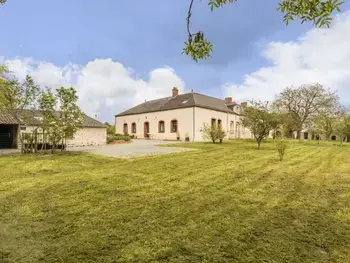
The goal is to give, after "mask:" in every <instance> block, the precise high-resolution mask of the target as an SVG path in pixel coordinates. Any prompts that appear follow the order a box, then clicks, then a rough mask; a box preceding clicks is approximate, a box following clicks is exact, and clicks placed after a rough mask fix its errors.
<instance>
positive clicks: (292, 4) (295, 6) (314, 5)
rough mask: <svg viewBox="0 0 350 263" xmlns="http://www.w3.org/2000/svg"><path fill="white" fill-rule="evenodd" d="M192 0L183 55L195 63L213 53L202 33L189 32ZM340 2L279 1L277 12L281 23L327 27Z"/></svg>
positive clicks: (215, 0) (218, 3)
mask: <svg viewBox="0 0 350 263" xmlns="http://www.w3.org/2000/svg"><path fill="white" fill-rule="evenodd" d="M233 2H237V0H208V5H209V7H210V9H211V11H213V10H214V9H216V8H219V7H223V6H225V5H226V4H229V3H233ZM193 3H194V0H191V1H190V4H189V8H188V13H187V33H188V39H187V41H186V42H185V48H184V49H183V53H185V54H186V55H189V56H191V57H192V58H193V59H194V60H195V61H196V62H198V61H199V60H201V59H206V58H208V57H209V56H210V54H211V52H212V51H213V45H212V44H211V42H210V41H209V40H207V39H206V37H205V35H204V33H203V32H201V31H198V32H195V33H192V32H191V17H192V9H193ZM342 4H343V2H341V1H340V0H327V1H325V0H281V1H280V3H279V6H278V11H280V12H282V13H283V14H284V17H283V21H284V22H285V23H286V25H288V23H289V22H290V21H292V20H294V19H296V18H299V19H300V20H301V23H304V22H309V21H311V22H313V24H314V25H315V26H316V27H323V26H327V27H329V26H330V24H331V20H332V17H331V15H332V13H333V12H334V11H337V12H340V6H341V5H342Z"/></svg>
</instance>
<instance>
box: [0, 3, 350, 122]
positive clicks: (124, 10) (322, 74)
mask: <svg viewBox="0 0 350 263" xmlns="http://www.w3.org/2000/svg"><path fill="white" fill-rule="evenodd" d="M207 2H208V1H207V0H202V1H200V0H197V1H195V4H194V8H193V21H192V28H193V31H196V30H201V31H204V32H205V34H206V35H207V37H208V38H209V40H210V41H211V42H212V43H213V46H214V52H213V54H212V56H211V57H210V58H209V59H207V60H204V61H200V62H199V63H196V62H194V61H193V60H192V59H191V58H190V57H187V56H185V55H183V54H182V48H183V47H184V41H186V37H187V35H186V14H187V8H188V4H189V1H187V0H181V1H179V0H177V1H174V0H133V1H121V0H99V1H92V0H88V1H87V0H74V1H72V0H60V1H47V0H33V1H28V0H8V1H7V3H6V4H5V5H3V6H0V25H1V41H0V63H6V64H7V65H8V67H9V68H10V70H11V71H12V72H13V73H14V74H15V75H16V76H17V77H18V78H20V79H21V78H23V77H24V76H25V75H26V74H31V75H32V76H33V78H34V79H35V80H36V82H37V83H38V84H39V85H41V86H42V87H45V86H48V87H52V88H56V87H60V86H73V87H75V88H76V89H77V90H78V94H79V106H80V107H81V108H82V110H83V111H84V112H85V113H87V114H88V115H90V116H97V118H98V119H99V120H100V121H103V122H104V121H108V122H113V116H114V115H115V114H118V113H120V112H122V111H124V110H126V109H128V108H130V107H132V106H135V105H137V104H139V103H142V102H144V101H145V100H151V99H155V98H161V97H166V96H170V95H171V89H172V88H173V87H178V88H179V90H180V93H184V92H189V91H191V90H194V91H195V92H199V93H203V94H207V95H210V96H214V97H218V98H224V97H227V96H231V97H232V98H233V100H234V101H237V102H241V101H247V100H251V99H261V100H273V99H274V98H275V96H276V95H277V94H278V93H279V92H281V91H282V90H283V89H284V88H285V87H287V86H297V85H301V84H310V83H315V82H318V83H320V84H322V85H324V86H325V87H328V88H330V89H332V90H335V91H337V92H338V94H339V95H340V98H341V102H342V103H343V104H344V105H348V106H350V33H349V32H350V3H349V2H347V1H346V2H345V4H344V5H343V6H342V12H341V13H340V14H339V15H336V16H335V17H334V20H333V23H332V26H331V28H329V29H328V28H322V29H316V28H313V25H312V24H310V23H307V24H300V22H299V21H294V22H292V23H291V24H289V25H288V26H286V25H285V24H284V23H283V15H282V14H281V13H279V12H277V11H276V9H277V7H278V2H279V1H278V0H266V1H256V0H239V1H238V2H236V3H233V4H230V5H227V6H225V7H224V8H220V9H217V10H215V11H214V12H211V11H210V10H209V8H208V5H207Z"/></svg>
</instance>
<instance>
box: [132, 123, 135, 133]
mask: <svg viewBox="0 0 350 263" xmlns="http://www.w3.org/2000/svg"><path fill="white" fill-rule="evenodd" d="M131 133H136V123H135V122H133V123H132V124H131Z"/></svg>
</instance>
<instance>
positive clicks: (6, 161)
mask: <svg viewBox="0 0 350 263" xmlns="http://www.w3.org/2000/svg"><path fill="white" fill-rule="evenodd" d="M184 145H185V146H186V147H193V148H198V149H200V150H199V151H191V152H185V153H177V154H172V155H164V156H156V157H146V158H138V159H129V160H125V159H123V160H122V159H113V158H106V157H102V156H95V155H88V154H82V153H70V154H62V155H55V156H50V155H39V156H38V155H30V156H5V157H4V156H3V157H0V167H1V168H0V169H1V170H0V215H1V217H0V262H1V263H9V262H11V263H12V262H16V263H19V262H84V263H86V262H230V263H231V262H240V263H241V262H350V162H349V158H350V147H349V145H347V146H344V147H338V146H336V145H332V144H328V143H327V144H326V143H321V144H320V145H317V144H316V143H315V142H311V143H301V142H293V143H291V145H290V147H289V148H288V149H287V153H286V155H285V159H284V161H283V162H280V161H279V158H278V154H277V151H276V150H275V149H274V145H273V143H266V144H263V146H262V150H261V151H257V150H256V144H255V143H254V142H250V141H230V142H226V143H224V144H222V145H219V144H217V145H213V144H205V143H198V144H184ZM184 145H176V146H184Z"/></svg>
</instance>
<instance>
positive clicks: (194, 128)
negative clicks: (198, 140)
mask: <svg viewBox="0 0 350 263" xmlns="http://www.w3.org/2000/svg"><path fill="white" fill-rule="evenodd" d="M192 119H193V125H192V127H193V135H192V138H193V139H192V141H193V142H194V140H195V136H196V111H195V107H193V118H192Z"/></svg>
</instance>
